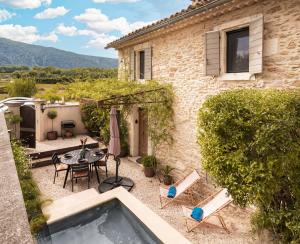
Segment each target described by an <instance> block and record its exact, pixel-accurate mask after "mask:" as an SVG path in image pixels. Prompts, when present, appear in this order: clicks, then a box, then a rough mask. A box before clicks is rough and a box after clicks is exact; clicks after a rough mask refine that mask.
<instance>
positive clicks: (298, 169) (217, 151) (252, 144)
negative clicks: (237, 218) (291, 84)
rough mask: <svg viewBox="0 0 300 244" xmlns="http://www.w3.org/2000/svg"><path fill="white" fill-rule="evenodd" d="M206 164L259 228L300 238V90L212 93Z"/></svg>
mask: <svg viewBox="0 0 300 244" xmlns="http://www.w3.org/2000/svg"><path fill="white" fill-rule="evenodd" d="M198 131H199V134H198V143H199V144H200V148H201V155H202V164H203V166H204V168H205V169H206V170H207V171H208V173H209V174H210V175H211V176H212V177H213V178H214V179H215V181H216V182H217V183H218V184H219V185H220V186H221V187H224V188H227V189H228V192H229V193H230V194H231V196H232V197H233V199H234V201H235V203H236V204H238V205H239V206H241V207H245V206H248V205H250V204H254V205H255V206H256V207H257V212H256V213H255V215H254V216H253V218H252V223H253V224H254V227H255V228H256V229H262V228H267V229H269V230H271V231H272V232H273V233H274V234H275V235H276V236H277V237H278V238H280V239H281V240H282V241H284V242H288V243H290V242H292V243H299V242H300V93H299V92H298V91H279V90H254V89H248V90H235V91H227V92H224V93H221V94H219V95H216V96H213V97H210V98H208V99H207V100H206V102H205V103H204V104H203V106H202V107H201V109H200V110H199V114H198Z"/></svg>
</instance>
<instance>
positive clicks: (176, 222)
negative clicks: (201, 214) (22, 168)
mask: <svg viewBox="0 0 300 244" xmlns="http://www.w3.org/2000/svg"><path fill="white" fill-rule="evenodd" d="M108 169H109V175H110V176H112V175H114V171H115V164H114V162H113V161H111V160H109V162H108ZM32 172H33V177H34V179H35V180H36V182H37V183H38V186H39V188H40V190H41V192H42V194H43V197H44V198H45V199H52V200H56V199H59V198H62V197H65V196H68V195H71V194H73V193H72V191H71V183H70V181H69V180H68V181H67V186H66V188H65V189H63V188H62V185H63V179H64V173H62V174H60V175H59V177H58V178H57V179H56V183H55V184H53V176H54V168H53V166H52V165H50V166H46V167H41V168H35V169H32ZM120 175H121V176H127V177H130V178H131V179H132V180H133V181H134V182H135V186H134V188H133V189H132V191H131V193H132V194H133V195H134V196H135V197H136V198H138V199H139V200H140V201H142V202H143V203H144V204H145V205H146V206H148V207H149V208H150V209H152V210H153V211H154V212H155V213H157V214H158V215H159V216H161V217H162V218H163V219H164V220H166V221H167V222H168V223H169V224H171V225H172V226H173V227H174V228H175V229H177V230H178V231H179V232H181V233H182V234H183V235H184V236H185V237H186V238H187V239H189V240H190V241H191V242H192V243H205V244H207V243H214V244H215V243H230V244H233V243H271V241H270V240H269V239H270V238H269V236H268V235H267V234H266V233H264V234H261V235H260V236H258V235H257V234H253V233H252V232H251V225H250V214H251V210H249V209H247V210H245V209H240V208H238V207H236V206H234V205H230V206H228V207H227V208H225V209H224V210H222V211H221V212H220V214H221V215H222V216H223V217H224V219H225V222H226V224H227V226H228V228H229V230H230V231H231V234H227V233H226V232H225V231H224V230H222V229H216V228H211V227H206V226H202V227H200V228H197V229H196V230H194V231H193V232H191V233H187V232H186V231H185V230H186V229H185V222H184V218H183V217H182V212H181V206H180V204H176V203H174V204H171V205H169V206H168V207H167V208H165V209H160V203H159V185H160V182H159V180H158V178H146V177H145V176H144V173H143V169H142V167H141V166H140V165H138V164H137V163H134V162H131V161H129V160H128V159H125V158H123V159H122V163H121V165H120ZM100 177H101V180H103V179H104V178H105V173H104V171H101V172H100ZM97 186H98V182H97V180H96V176H95V174H94V175H93V178H92V181H91V187H93V188H96V189H97ZM86 189H87V181H86V179H82V180H78V183H77V184H75V185H74V193H76V192H79V191H83V190H86ZM193 191H194V192H198V193H199V194H195V199H194V203H192V204H195V203H197V202H199V201H200V200H203V199H204V197H205V198H206V197H208V196H209V195H210V194H212V193H214V192H215V191H216V189H214V187H213V186H212V184H209V183H206V180H205V178H203V180H202V181H201V182H199V184H198V185H196V186H195V188H194V189H193ZM182 200H183V201H184V200H185V199H184V196H183V198H182ZM190 204H191V203H190ZM186 205H187V206H189V204H188V202H186ZM212 220H213V218H212Z"/></svg>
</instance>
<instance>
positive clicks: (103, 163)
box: [93, 153, 109, 177]
mask: <svg viewBox="0 0 300 244" xmlns="http://www.w3.org/2000/svg"><path fill="white" fill-rule="evenodd" d="M108 158H109V154H108V153H107V154H106V155H105V157H104V160H99V161H98V162H95V163H94V164H93V167H94V168H95V170H98V169H99V168H100V167H105V175H106V177H107V160H108Z"/></svg>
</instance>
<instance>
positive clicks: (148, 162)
mask: <svg viewBox="0 0 300 244" xmlns="http://www.w3.org/2000/svg"><path fill="white" fill-rule="evenodd" d="M142 164H143V166H144V167H145V168H150V167H152V168H156V166H157V161H156V158H155V156H144V157H142Z"/></svg>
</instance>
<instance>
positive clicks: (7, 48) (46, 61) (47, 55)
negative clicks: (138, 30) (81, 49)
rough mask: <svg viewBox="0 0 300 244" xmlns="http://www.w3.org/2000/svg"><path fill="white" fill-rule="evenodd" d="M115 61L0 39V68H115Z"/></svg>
mask: <svg viewBox="0 0 300 244" xmlns="http://www.w3.org/2000/svg"><path fill="white" fill-rule="evenodd" d="M117 64H118V62H117V59H112V58H104V57H96V56H88V55H81V54H76V53H72V52H67V51H63V50H60V49H56V48H52V47H43V46H39V45H32V44H26V43H22V42H16V41H12V40H9V39H5V38H0V66H5V65H14V66H16V65H18V66H21V65H22V66H54V67H59V68H76V67H97V68H114V67H117Z"/></svg>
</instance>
